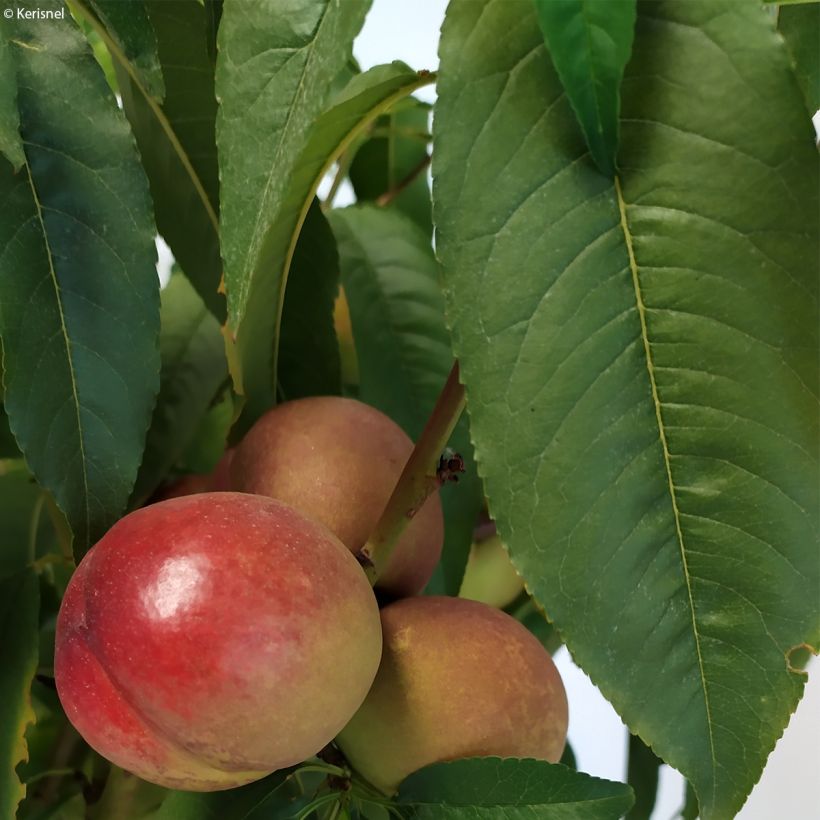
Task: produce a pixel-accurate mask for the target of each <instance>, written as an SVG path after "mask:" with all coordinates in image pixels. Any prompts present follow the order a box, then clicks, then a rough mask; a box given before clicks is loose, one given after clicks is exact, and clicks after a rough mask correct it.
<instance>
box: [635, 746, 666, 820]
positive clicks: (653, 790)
mask: <svg viewBox="0 0 820 820" xmlns="http://www.w3.org/2000/svg"><path fill="white" fill-rule="evenodd" d="M662 763H663V761H662V760H661V759H660V758H659V757H658V756H657V755H656V754H655V753H654V752H653V751H652V749H650V748H649V746H647V745H646V744H645V743H644V742H643V741H642V740H641V739H640V738H639V737H638V736H637V735H630V736H629V765H628V769H627V775H626V777H627V782H628V783H629V785H630V786H632V791H633V792H634V793H635V805H634V806H632V810H631V811H630V812H629V814H628V815H627V817H632V818H635V820H645V818H648V817H651V815H652V810H653V809H654V808H655V801H656V799H657V796H658V774H659V769H660V767H661V765H662Z"/></svg>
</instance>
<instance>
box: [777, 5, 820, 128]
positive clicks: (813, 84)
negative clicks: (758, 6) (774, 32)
mask: <svg viewBox="0 0 820 820" xmlns="http://www.w3.org/2000/svg"><path fill="white" fill-rule="evenodd" d="M777 29H778V31H779V32H780V33H781V34H782V35H783V39H784V40H785V41H786V47H787V48H788V49H789V53H790V54H791V57H792V67H793V68H794V73H795V76H796V77H797V82H798V83H800V89H801V90H802V92H803V96H804V97H805V98H806V106H807V108H808V109H809V113H810V114H814V112H815V111H817V109H818V108H820V54H818V43H820V3H816V2H815V3H811V4H806V5H802V6H796V5H790V6H784V7H783V8H781V9H779V10H778V14H777Z"/></svg>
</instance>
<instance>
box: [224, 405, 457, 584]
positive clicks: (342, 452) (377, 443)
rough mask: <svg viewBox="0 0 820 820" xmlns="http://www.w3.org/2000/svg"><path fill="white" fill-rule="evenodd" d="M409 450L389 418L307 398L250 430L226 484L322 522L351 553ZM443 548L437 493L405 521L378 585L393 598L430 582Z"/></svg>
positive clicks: (360, 408)
mask: <svg viewBox="0 0 820 820" xmlns="http://www.w3.org/2000/svg"><path fill="white" fill-rule="evenodd" d="M412 451H413V442H412V441H411V440H410V438H409V436H407V435H406V434H405V432H404V431H403V430H402V429H401V428H400V427H399V426H398V425H397V424H396V423H395V422H394V421H393V420H392V419H390V418H389V417H388V416H386V415H385V414H384V413H382V412H380V411H379V410H376V409H375V408H373V407H370V406H369V405H366V404H363V403H362V402H360V401H356V400H355V399H348V398H340V397H338V396H313V397H310V398H304V399H297V400H295V401H289V402H285V403H283V404H280V405H277V406H276V407H275V408H273V409H272V410H269V411H268V412H267V413H266V414H265V415H264V416H262V417H261V418H260V419H259V420H258V421H257V422H256V424H255V425H254V426H253V427H252V428H251V429H250V431H249V432H248V433H247V435H246V436H245V437H244V439H243V440H242V441H241V443H240V444H239V446H238V447H237V448H236V452H235V454H234V457H233V461H232V463H231V486H232V488H233V489H234V490H238V491H240V492H246V493H259V494H260V495H267V496H270V497H271V498H278V499H279V500H281V501H284V502H285V503H286V504H290V505H292V506H293V507H295V508H296V509H298V510H301V511H302V512H304V513H305V514H306V515H308V516H311V517H312V518H315V519H316V520H318V521H321V522H322V523H323V524H325V526H327V527H328V528H329V529H330V530H331V531H332V532H334V533H335V534H336V535H337V536H338V537H339V539H340V540H341V541H342V542H343V543H345V544H346V545H347V547H348V549H350V551H351V552H353V553H355V552H357V551H358V550H359V549H361V547H362V546H364V544H365V542H366V541H367V539H368V537H369V536H370V535H371V533H372V532H373V530H374V528H375V526H376V523H377V521H378V520H379V517H380V515H381V514H382V512H383V511H384V508H385V505H386V504H387V501H388V499H389V498H390V494H391V493H392V491H393V488H394V487H395V486H396V483H397V482H398V479H399V476H400V475H401V472H402V470H403V469H404V465H405V464H406V463H407V459H408V458H409V457H410V454H411V453H412ZM443 543H444V516H443V513H442V508H441V500H440V499H439V495H438V493H434V494H433V495H431V496H430V497H429V498H428V499H427V501H426V502H425V503H424V504H423V506H422V507H421V509H420V510H419V511H418V512H417V513H416V515H415V516H414V517H413V518H412V519H411V521H410V522H409V524H408V526H407V528H406V530H405V531H404V533H403V534H402V536H401V538H400V539H399V542H398V544H397V546H396V549H395V552H394V553H393V555H392V556H391V559H390V561H389V563H388V565H387V567H386V568H385V570H384V572H383V573H382V575H381V577H380V578H379V581H378V583H377V585H376V586H377V588H378V589H379V590H382V591H383V592H386V593H387V594H388V595H390V596H393V597H402V596H406V595H415V594H416V593H418V592H421V590H422V589H423V588H424V587H425V585H426V584H427V582H428V581H429V580H430V578H431V576H432V574H433V571H434V570H435V567H436V564H437V563H438V560H439V557H440V556H441V548H442V545H443Z"/></svg>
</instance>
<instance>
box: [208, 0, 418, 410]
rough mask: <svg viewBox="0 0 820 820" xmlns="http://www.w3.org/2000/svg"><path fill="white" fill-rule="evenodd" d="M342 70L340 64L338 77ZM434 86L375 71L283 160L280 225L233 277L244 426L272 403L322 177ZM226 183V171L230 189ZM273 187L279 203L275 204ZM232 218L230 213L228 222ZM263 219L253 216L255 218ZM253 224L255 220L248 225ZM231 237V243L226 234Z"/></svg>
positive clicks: (409, 74) (269, 227) (359, 78)
mask: <svg viewBox="0 0 820 820" xmlns="http://www.w3.org/2000/svg"><path fill="white" fill-rule="evenodd" d="M342 7H343V8H346V9H351V8H354V4H353V3H351V4H342ZM333 14H335V12H330V11H329V12H328V17H331V16H333ZM348 26H350V23H348ZM222 30H224V23H223V27H222V29H220V31H222ZM316 42H317V43H318V39H317V41H316ZM334 65H335V63H334ZM342 66H343V63H341V62H340V63H339V64H338V66H337V73H338V71H339V70H342ZM328 70H329V68H328ZM430 82H431V78H430V77H429V75H419V74H417V73H416V72H413V71H411V70H410V69H409V68H408V67H407V66H405V65H404V64H403V63H392V64H390V65H386V66H376V67H375V68H372V69H370V71H367V72H365V73H364V74H360V75H356V76H355V77H353V79H352V80H351V81H350V83H349V84H348V85H347V87H346V88H345V90H344V92H342V94H341V96H339V97H338V98H337V99H336V100H335V101H334V104H333V106H332V107H331V108H330V109H329V110H327V111H326V112H325V113H324V114H322V116H321V117H320V119H319V120H318V122H317V123H316V125H315V127H314V128H313V129H312V131H310V137H309V139H308V141H307V144H306V145H305V146H304V147H303V148H302V146H301V144H300V145H299V146H297V147H294V149H293V150H294V151H296V152H297V153H296V154H295V155H294V157H293V158H291V157H289V156H288V157H286V156H285V155H284V154H282V155H281V156H282V162H284V161H285V160H286V159H287V161H288V169H289V170H290V172H291V176H290V177H289V179H288V180H287V185H285V184H284V181H283V180H281V179H277V181H276V184H275V186H274V183H273V182H272V183H271V187H270V188H269V189H268V190H269V193H270V194H271V195H270V196H269V206H266V207H269V208H270V209H271V212H272V213H273V218H272V219H270V220H265V221H264V224H263V222H262V216H261V211H260V212H259V213H260V216H259V219H260V221H259V224H258V226H257V232H259V236H260V238H259V239H258V242H257V244H259V248H258V252H255V255H253V254H252V255H251V256H248V257H247V260H246V261H247V262H248V264H250V263H252V264H253V268H252V269H250V268H247V269H246V271H245V273H241V274H240V271H239V270H238V269H237V270H234V272H233V274H232V273H231V269H230V267H228V268H227V269H226V283H227V286H228V299H229V306H230V305H232V307H230V310H231V325H232V327H233V328H234V330H235V331H236V335H237V340H236V346H237V354H238V360H239V372H237V373H234V381H235V384H236V385H237V389H238V392H240V393H243V394H244V395H245V396H246V399H247V402H248V404H247V407H246V411H245V421H244V425H247V424H250V423H252V422H253V420H254V419H255V418H256V417H258V416H259V415H260V414H261V413H262V412H264V410H265V409H267V407H268V406H269V405H270V404H272V403H273V384H274V374H275V372H276V370H277V367H276V362H275V360H276V352H275V351H276V348H277V345H278V337H279V333H280V330H279V323H280V321H281V316H280V313H281V305H282V299H283V296H284V287H285V284H286V282H287V276H288V271H289V269H290V265H291V259H292V256H293V253H294V250H295V247H296V241H297V239H298V236H299V231H300V229H301V226H302V223H303V221H304V218H305V216H306V214H307V211H308V208H309V207H310V203H311V202H312V201H313V197H314V195H315V192H316V189H317V187H318V185H319V183H320V181H321V180H322V177H323V176H324V174H325V172H326V171H327V170H328V168H330V166H331V165H332V164H333V162H334V161H335V159H336V158H337V157H338V156H339V154H341V153H342V151H344V149H345V148H346V147H347V146H348V145H349V144H351V143H352V142H353V140H354V139H356V137H357V136H359V134H361V133H362V132H363V130H364V129H365V128H366V127H367V125H368V124H369V123H370V122H372V121H373V120H374V119H375V118H376V117H378V116H379V115H380V114H382V113H383V112H384V111H386V110H388V109H389V108H390V107H391V106H392V105H393V104H394V103H395V102H397V101H398V100H400V99H402V98H403V97H405V96H406V95H408V94H410V93H412V92H413V91H414V90H415V89H417V88H419V87H420V86H422V85H426V84H428V83H430ZM223 111H224V107H223ZM223 116H224V115H223ZM294 116H295V115H294ZM300 149H301V153H299V150H300ZM248 150H250V149H248ZM282 150H283V149H282ZM280 153H281V151H280ZM252 154H253V152H252ZM223 163H224V158H223ZM227 178H228V177H227V174H226V172H225V171H224V169H223V180H224V181H225V185H227ZM274 187H275V188H276V194H275V195H276V199H273V191H274ZM225 214H226V211H225V210H224V209H223V221H224V218H225ZM256 215H257V212H256V211H254V218H255V217H256ZM252 222H253V220H250V219H249V221H248V224H251V223H252ZM245 227H247V226H245ZM226 229H227V225H226ZM243 229H244V228H243ZM262 232H264V241H263V240H262V238H261V235H262ZM224 235H225V237H226V239H225V241H226V243H227V242H228V239H227V235H228V234H227V230H226V231H225V234H224ZM226 259H227V257H226ZM254 260H255V261H254ZM271 306H274V308H273V309H272V308H271Z"/></svg>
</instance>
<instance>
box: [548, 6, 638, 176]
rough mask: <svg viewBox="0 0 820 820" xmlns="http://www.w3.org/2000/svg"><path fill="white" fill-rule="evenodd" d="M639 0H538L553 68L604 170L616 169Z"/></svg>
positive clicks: (612, 172)
mask: <svg viewBox="0 0 820 820" xmlns="http://www.w3.org/2000/svg"><path fill="white" fill-rule="evenodd" d="M635 2H636V0H607V2H605V3H603V2H596V0H535V5H536V8H537V10H538V21H539V23H540V24H541V30H542V32H543V33H544V39H545V41H546V43H547V48H548V49H549V52H550V56H551V57H552V62H553V65H554V66H555V70H556V71H557V72H558V76H559V77H560V78H561V82H562V83H563V85H564V89H565V90H566V92H567V96H568V97H569V99H570V102H571V103H572V108H573V110H574V111H575V116H576V117H578V122H579V123H580V125H581V130H582V131H583V132H584V137H585V138H586V141H587V145H588V146H589V151H590V153H591V154H592V158H593V159H594V160H595V164H596V165H597V166H598V168H599V169H600V171H601V173H603V174H606V175H607V176H609V177H611V176H613V175H614V174H615V161H616V154H617V151H618V112H619V109H620V93H621V79H622V78H623V74H624V66H625V65H626V63H627V61H628V60H629V55H630V52H631V50H632V35H633V31H634V28H635Z"/></svg>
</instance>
